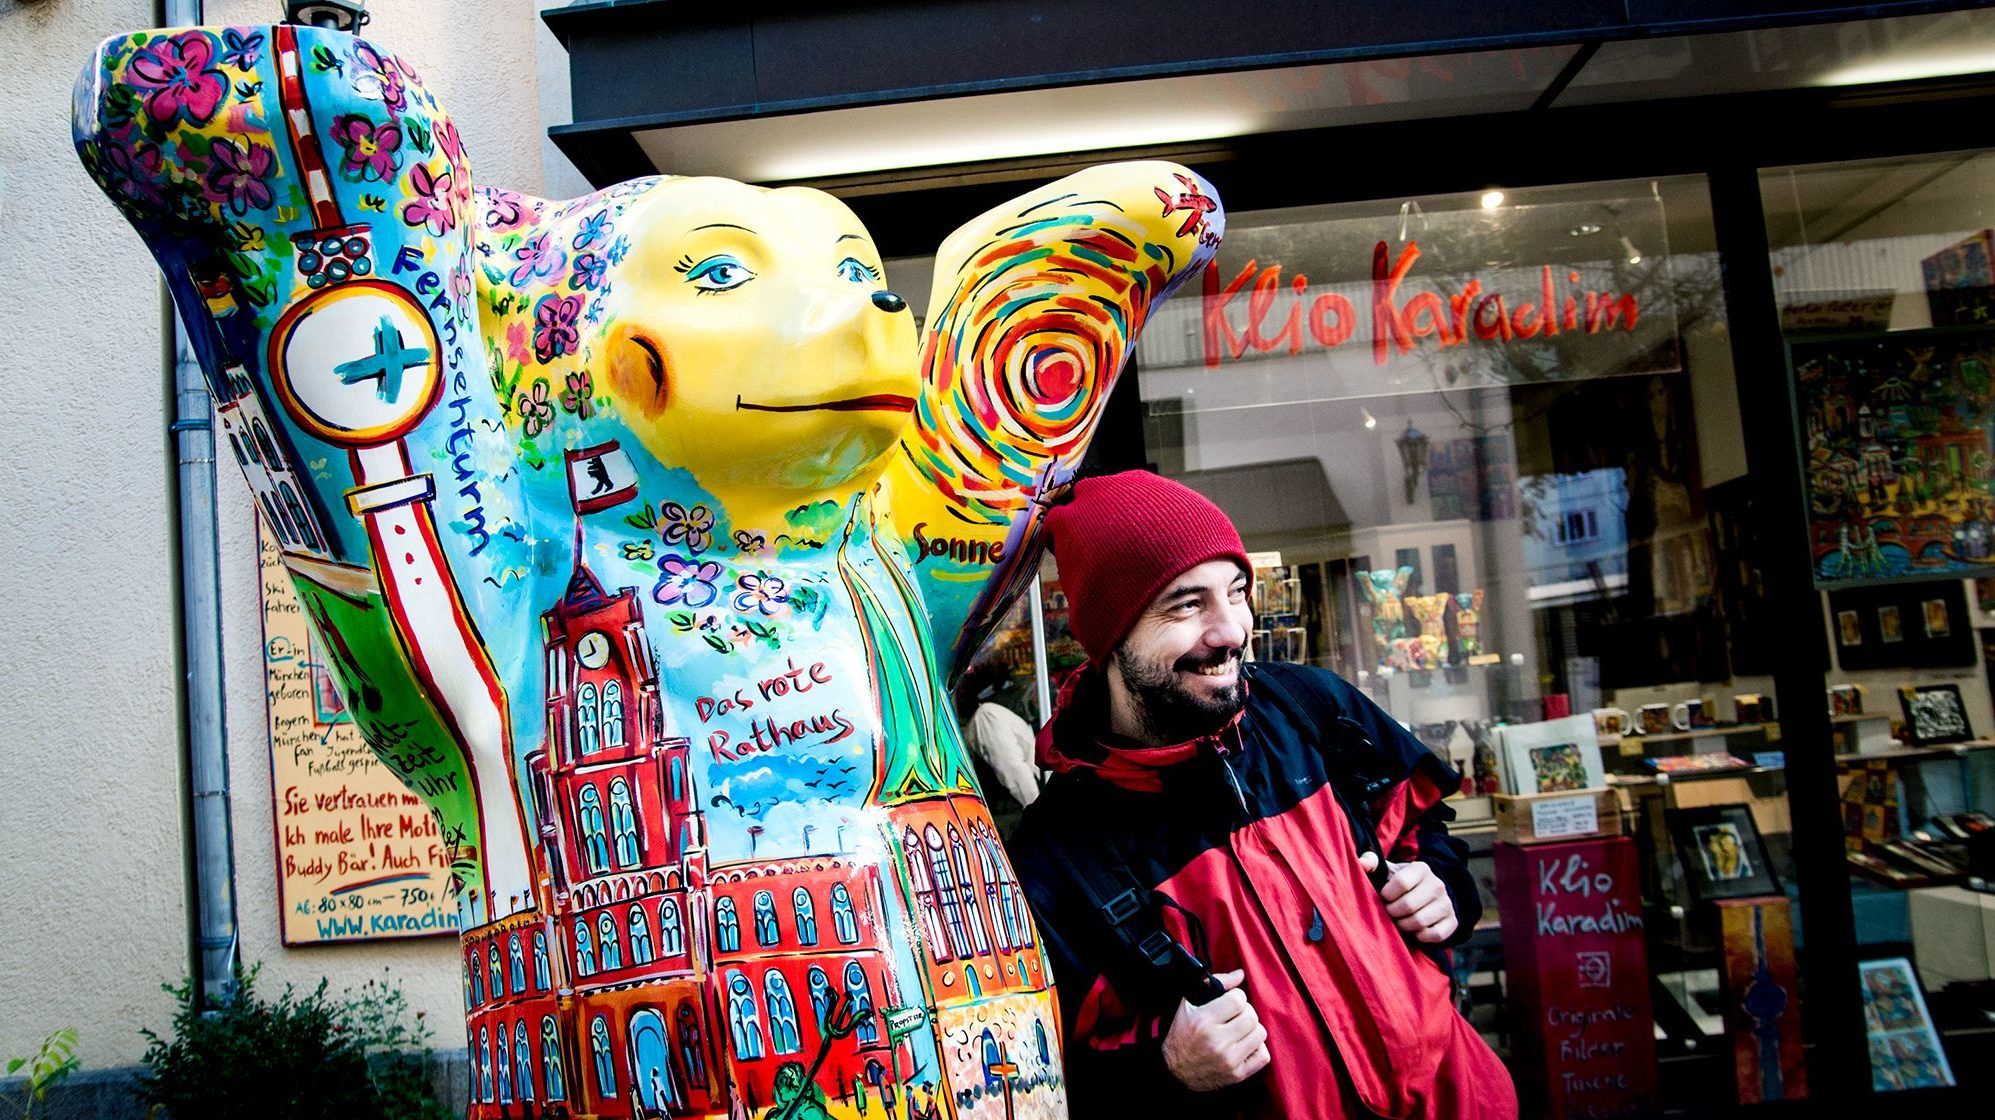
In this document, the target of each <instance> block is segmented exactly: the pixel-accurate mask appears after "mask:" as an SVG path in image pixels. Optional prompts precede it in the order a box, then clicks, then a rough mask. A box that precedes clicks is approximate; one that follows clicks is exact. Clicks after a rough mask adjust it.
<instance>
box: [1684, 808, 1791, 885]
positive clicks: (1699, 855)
mask: <svg viewBox="0 0 1995 1120" xmlns="http://www.w3.org/2000/svg"><path fill="white" fill-rule="evenodd" d="M1667 814H1668V818H1669V831H1670V837H1671V838H1672V839H1673V840H1674V841H1675V842H1676V854H1677V859H1678V860H1680V861H1681V862H1682V864H1683V878H1684V883H1685V884H1686V885H1687V886H1688V887H1689V888H1690V897H1691V899H1692V901H1695V902H1712V901H1715V900H1717V899H1721V898H1750V897H1753V896H1755V895H1771V894H1779V893H1781V892H1780V880H1779V879H1778V878H1776V877H1775V876H1774V874H1773V864H1772V863H1771V862H1769V861H1768V859H1767V858H1766V844H1765V842H1764V841H1763V840H1761V839H1760V834H1759V826H1758V825H1755V824H1754V823H1753V810H1752V806H1750V805H1747V804H1744V803H1740V804H1734V805H1702V806H1698V807H1696V808H1692V809H1670V810H1667Z"/></svg>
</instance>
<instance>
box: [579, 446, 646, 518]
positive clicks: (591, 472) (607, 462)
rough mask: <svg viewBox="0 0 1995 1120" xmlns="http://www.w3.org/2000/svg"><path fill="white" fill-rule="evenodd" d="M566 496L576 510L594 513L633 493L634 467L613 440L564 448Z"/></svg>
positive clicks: (635, 473)
mask: <svg viewBox="0 0 1995 1120" xmlns="http://www.w3.org/2000/svg"><path fill="white" fill-rule="evenodd" d="M568 497H569V498H570V499H571V500H572V501H573V502H574V503H575V512H576V513H597V512H600V511H602V510H606V509H609V508H610V507H612V506H619V505H622V504H623V503H625V502H627V501H630V500H631V499H632V498H635V497H637V468H636V467H634V466H632V465H631V462H630V456H629V455H627V454H625V453H624V450H623V447H622V446H621V445H619V444H618V443H617V441H615V440H611V441H609V442H608V443H599V444H597V445H596V446H594V447H584V448H582V449H581V450H579V451H570V452H568Z"/></svg>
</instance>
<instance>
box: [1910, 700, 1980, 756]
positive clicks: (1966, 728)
mask: <svg viewBox="0 0 1995 1120" xmlns="http://www.w3.org/2000/svg"><path fill="white" fill-rule="evenodd" d="M1898 703H1899V705H1900V706H1901V707H1903V708H1904V709H1905V736H1906V738H1908V739H1910V740H1911V743H1912V745H1913V746H1915V747H1932V746H1938V745H1940V744H1942V743H1965V742H1966V741H1968V740H1969V739H1972V738H1974V727H1973V725H1972V724H1970V723H1969V722H1968V719H1967V705H1966V704H1965V703H1963V702H1962V700H1961V698H1960V686H1959V685H1952V684H1921V685H1907V686H1906V687H1904V688H1901V689H1899V690H1898Z"/></svg>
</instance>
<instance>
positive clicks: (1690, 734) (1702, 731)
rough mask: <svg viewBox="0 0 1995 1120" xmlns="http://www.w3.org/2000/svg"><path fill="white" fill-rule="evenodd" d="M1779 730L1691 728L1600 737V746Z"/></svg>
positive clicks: (1770, 726) (1773, 726)
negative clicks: (1648, 733) (1651, 733)
mask: <svg viewBox="0 0 1995 1120" xmlns="http://www.w3.org/2000/svg"><path fill="white" fill-rule="evenodd" d="M1779 728H1780V724H1778V723H1732V724H1725V725H1722V726H1719V727H1693V728H1691V729H1690V730H1689V731H1662V732H1658V733H1656V734H1654V735H1602V736H1601V737H1600V745H1601V746H1603V747H1613V746H1619V745H1620V744H1622V743H1627V742H1639V743H1643V744H1648V743H1679V742H1683V741H1685V740H1689V739H1709V738H1711V737H1712V736H1715V735H1744V734H1746V733H1748V732H1752V731H1761V732H1772V731H1777V730H1779Z"/></svg>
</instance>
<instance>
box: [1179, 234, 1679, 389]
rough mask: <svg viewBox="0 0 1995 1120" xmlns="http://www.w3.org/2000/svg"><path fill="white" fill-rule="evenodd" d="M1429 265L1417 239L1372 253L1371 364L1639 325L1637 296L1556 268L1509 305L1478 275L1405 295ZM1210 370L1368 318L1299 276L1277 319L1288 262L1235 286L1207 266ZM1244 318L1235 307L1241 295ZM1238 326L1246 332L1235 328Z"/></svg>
mask: <svg viewBox="0 0 1995 1120" xmlns="http://www.w3.org/2000/svg"><path fill="white" fill-rule="evenodd" d="M1419 259H1420V245H1419V243H1418V242H1415V241H1409V242H1407V243H1406V247H1405V248H1403V249H1401V250H1400V251H1399V256H1398V257H1397V259H1395V258H1393V256H1392V253H1391V249H1390V247H1389V246H1388V245H1387V243H1386V242H1384V241H1381V242H1379V243H1378V244H1377V245H1376V246H1374V247H1373V249H1372V290H1371V308H1370V316H1369V319H1370V325H1371V334H1370V339H1371V346H1372V363H1373V364H1374V365H1381V366H1382V365H1385V364H1386V363H1387V362H1388V361H1390V360H1391V359H1392V358H1393V357H1394V356H1396V355H1398V354H1405V353H1408V352H1409V351H1412V350H1413V349H1415V348H1416V347H1418V346H1420V345H1422V344H1423V342H1424V344H1426V345H1432V346H1435V347H1438V348H1440V349H1444V350H1445V349H1447V348H1449V347H1453V346H1460V345H1462V344H1463V343H1465V342H1467V341H1469V340H1470V339H1471V338H1474V339H1477V340H1479V341H1482V342H1490V343H1496V344H1498V345H1508V344H1510V343H1513V342H1518V341H1524V340H1530V339H1539V338H1552V337H1555V336H1557V335H1559V334H1562V333H1581V334H1599V333H1601V332H1603V331H1614V330H1619V331H1623V332H1627V333H1633V331H1634V329H1635V325H1636V323H1638V322H1640V320H1641V315H1642V309H1641V304H1640V301H1639V300H1638V299H1637V298H1636V296H1635V295H1634V293H1632V292H1619V293H1617V292H1603V291H1596V290H1594V289H1591V288H1585V287H1582V286H1581V280H1580V274H1579V273H1578V272H1577V271H1571V270H1568V271H1567V272H1566V274H1565V276H1564V278H1563V282H1561V279H1560V277H1558V276H1557V275H1555V274H1554V272H1553V270H1552V266H1551V265H1544V266H1543V267H1541V268H1540V269H1539V270H1538V287H1537V290H1536V291H1533V292H1529V293H1525V294H1520V296H1519V297H1518V298H1515V299H1512V300H1506V299H1505V298H1504V296H1503V294H1502V293H1500V292H1486V291H1485V290H1484V284H1483V281H1482V280H1481V279H1480V278H1471V279H1470V280H1469V281H1468V282H1467V283H1465V284H1463V285H1462V287H1461V290H1460V291H1457V292H1452V293H1446V294H1444V293H1442V292H1440V291H1419V292H1413V293H1411V294H1406V293H1402V292H1401V290H1400V289H1401V287H1402V285H1404V284H1405V283H1406V279H1407V273H1409V272H1411V271H1412V269H1413V265H1414V262H1416V261H1418V260H1419ZM1204 279H1205V364H1206V367H1207V368H1208V369H1217V368H1219V366H1220V364H1221V363H1222V362H1227V361H1235V360H1238V359H1239V358H1241V357H1243V356H1244V355H1245V354H1246V353H1247V352H1248V351H1249V350H1253V351H1255V352H1256V353H1262V354H1265V353H1269V352H1272V351H1274V350H1278V349H1281V348H1283V347H1287V349H1288V352H1289V353H1291V354H1300V353H1302V351H1303V349H1304V348H1305V346H1306V345H1307V343H1306V342H1305V338H1307V339H1308V340H1311V341H1313V342H1315V344H1316V345H1317V346H1318V347H1321V348H1323V349H1326V350H1330V349H1335V348H1337V347H1339V346H1342V345H1344V344H1345V343H1346V342H1349V341H1350V340H1351V338H1352V336H1353V335H1355V334H1356V333H1357V328H1358V325H1359V323H1360V321H1361V319H1360V313H1359V311H1358V309H1357V308H1356V307H1355V306H1353V305H1352V302H1351V300H1350V299H1349V298H1348V297H1346V296H1344V295H1341V294H1339V293H1337V292H1322V293H1319V294H1318V295H1317V296H1316V297H1315V298H1314V299H1310V298H1309V297H1308V294H1309V277H1308V276H1307V275H1305V274H1303V273H1300V272H1297V273H1295V274H1294V275H1292V276H1290V277H1289V278H1288V283H1287V285H1286V287H1287V288H1288V290H1289V292H1290V293H1292V294H1293V296H1294V297H1295V298H1294V300H1293V301H1292V302H1291V303H1290V304H1289V306H1288V311H1287V314H1286V315H1284V316H1282V317H1280V319H1279V321H1275V322H1270V320H1269V316H1270V313H1272V312H1273V311H1274V307H1275V302H1276V299H1277V297H1278V296H1280V295H1281V293H1282V289H1283V287H1284V285H1283V283H1282V266H1281V265H1280V264H1279V263H1275V264H1270V265H1267V266H1265V267H1263V266H1262V265H1261V263H1260V261H1259V260H1250V261H1248V262H1247V263H1246V264H1245V265H1244V266H1242V267H1241V269H1240V272H1239V274H1238V275H1236V276H1234V277H1233V279H1232V280H1231V281H1230V282H1222V280H1221V277H1220V272H1219V262H1218V261H1217V260H1214V261H1213V262H1212V263H1210V264H1208V265H1206V266H1205V278H1204ZM1243 292H1244V293H1245V294H1246V298H1245V300H1244V303H1245V308H1244V312H1245V315H1244V319H1241V310H1242V309H1240V308H1237V307H1235V302H1236V301H1237V300H1239V297H1240V296H1241V294H1242V293H1243ZM1236 321H1237V325H1236Z"/></svg>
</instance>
